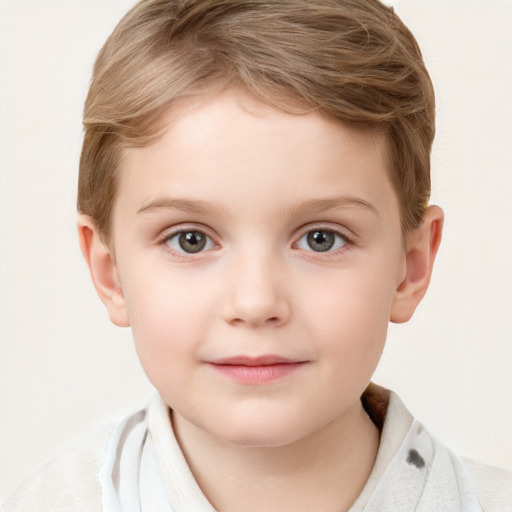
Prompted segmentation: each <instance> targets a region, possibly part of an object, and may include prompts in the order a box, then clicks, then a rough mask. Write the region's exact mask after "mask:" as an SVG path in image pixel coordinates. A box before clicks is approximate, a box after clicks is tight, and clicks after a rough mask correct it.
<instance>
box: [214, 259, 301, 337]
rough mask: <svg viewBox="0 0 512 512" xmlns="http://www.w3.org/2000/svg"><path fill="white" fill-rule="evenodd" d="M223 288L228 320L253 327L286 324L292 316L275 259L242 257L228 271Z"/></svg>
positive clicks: (225, 314)
mask: <svg viewBox="0 0 512 512" xmlns="http://www.w3.org/2000/svg"><path fill="white" fill-rule="evenodd" d="M227 274H228V275H227V279H226V282H225V283H223V287H224V292H225V294H224V305H223V308H224V311H223V316H224V319H225V321H226V322H228V323H229V324H231V325H246V326H250V327H261V326H273V327H278V326H281V325H284V324H286V323H287V322H288V320H289V319H290V314H291V309H290V302H289V300H288V298H287V286H286V279H285V277H284V274H283V272H282V268H281V266H280V265H279V264H278V263H277V260H276V258H272V256H271V255H267V256H263V255H260V256H250V257H246V258H243V257H241V258H240V259H239V260H238V261H236V262H233V264H232V265H231V266H230V268H229V270H228V272H227Z"/></svg>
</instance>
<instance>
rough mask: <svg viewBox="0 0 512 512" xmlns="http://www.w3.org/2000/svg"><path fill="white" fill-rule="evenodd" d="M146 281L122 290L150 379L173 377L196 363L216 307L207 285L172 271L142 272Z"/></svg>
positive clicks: (133, 281) (135, 337) (132, 283)
mask: <svg viewBox="0 0 512 512" xmlns="http://www.w3.org/2000/svg"><path fill="white" fill-rule="evenodd" d="M138 275H139V276H144V279H141V278H134V279H131V280H130V284H129V287H127V288H126V289H125V288H124V287H123V292H124V295H125V299H126V307H127V311H128V316H129V318H130V323H131V327H132V332H133V338H134V340H135V346H136V349H137V353H138V355H139V358H140V361H141V363H142V366H143V367H144V369H145V371H146V373H148V376H149V377H150V379H152V380H153V378H154V375H153V374H155V373H159V372H164V373H166V374H168V373H173V371H175V370H180V369H182V368H183V367H184V366H186V364H187V361H190V360H193V356H194V354H195V352H196V351H197V349H198V347H199V346H200V345H201V343H202V342H203V341H204V338H205V336H206V335H207V332H208V330H209V325H210V323H211V320H212V315H213V313H214V310H215V301H214V300H213V298H212V295H211V294H212V293H213V292H212V291H211V290H208V287H207V283H206V282H205V280H204V279H199V282H198V280H196V279H190V278H186V277H185V278H184V277H183V275H182V273H180V272H171V271H170V269H169V268H167V269H165V268H164V269H158V271H151V270H148V269H139V273H138Z"/></svg>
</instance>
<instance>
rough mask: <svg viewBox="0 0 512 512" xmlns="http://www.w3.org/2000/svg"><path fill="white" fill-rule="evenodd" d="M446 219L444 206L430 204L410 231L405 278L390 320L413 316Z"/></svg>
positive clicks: (397, 292)
mask: <svg viewBox="0 0 512 512" xmlns="http://www.w3.org/2000/svg"><path fill="white" fill-rule="evenodd" d="M443 220H444V215H443V211H442V210H441V208H439V207H437V206H430V207H429V208H427V210H426V211H425V213H424V215H423V221H422V223H421V225H420V227H418V228H417V229H416V230H414V231H413V232H411V233H409V235H408V238H407V254H406V263H405V266H406V271H405V278H404V279H403V281H402V282H401V283H400V284H399V286H398V288H397V290H396V292H395V297H394V300H393V305H392V308H391V316H390V320H391V321H392V322H394V323H403V322H407V321H408V320H410V319H411V317H412V315H413V313H414V311H415V310H416V307H417V306H418V304H419V303H420V302H421V299H423V297H424V295H425V293H426V291H427V288H428V285H429V283H430V277H431V275H432V268H433V266H434V260H435V257H436V254H437V251H438V249H439V244H440V243H441V234H442V230H443Z"/></svg>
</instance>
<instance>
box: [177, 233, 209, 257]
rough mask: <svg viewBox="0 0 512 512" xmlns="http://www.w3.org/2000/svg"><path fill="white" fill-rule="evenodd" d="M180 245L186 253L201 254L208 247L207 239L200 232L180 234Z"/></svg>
mask: <svg viewBox="0 0 512 512" xmlns="http://www.w3.org/2000/svg"><path fill="white" fill-rule="evenodd" d="M179 243H180V247H181V248H182V249H183V250H184V251H185V252H199V251H202V250H203V249H204V246H205V245H206V237H205V236H204V235H203V234H202V233H200V232H199V231H188V232H186V233H181V234H180V236H179Z"/></svg>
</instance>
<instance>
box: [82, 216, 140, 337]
mask: <svg viewBox="0 0 512 512" xmlns="http://www.w3.org/2000/svg"><path fill="white" fill-rule="evenodd" d="M78 237H79V240H80V248H81V249H82V254H83V256H84V258H85V261H86V263H87V266H88V267H89V271H90V273H91V278H92V282H93V284H94V287H95V288H96V291H97V292H98V295H99V297H100V299H101V301H102V302H103V304H105V307H106V308H107V311H108V314H109V316H110V320H111V321H112V323H114V324H115V325H118V326H119V327H129V325H130V321H129V319H128V314H127V311H126V304H125V300H124V295H123V290H122V289H121V284H120V282H119V276H118V273H117V268H116V264H115V258H114V256H113V254H112V252H111V250H110V249H108V248H107V247H106V246H105V244H104V243H103V241H102V240H101V237H100V234H99V232H98V230H97V228H96V225H95V224H94V222H93V220H92V218H91V217H89V216H88V215H83V214H80V215H79V217H78Z"/></svg>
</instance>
